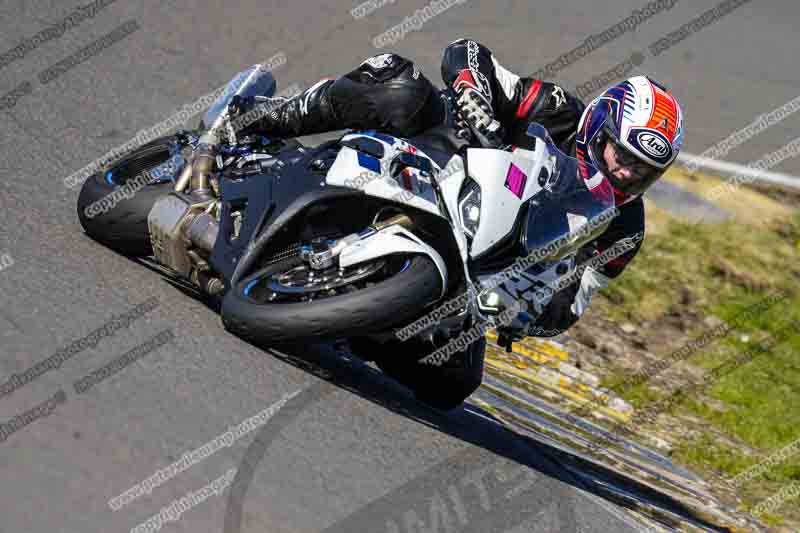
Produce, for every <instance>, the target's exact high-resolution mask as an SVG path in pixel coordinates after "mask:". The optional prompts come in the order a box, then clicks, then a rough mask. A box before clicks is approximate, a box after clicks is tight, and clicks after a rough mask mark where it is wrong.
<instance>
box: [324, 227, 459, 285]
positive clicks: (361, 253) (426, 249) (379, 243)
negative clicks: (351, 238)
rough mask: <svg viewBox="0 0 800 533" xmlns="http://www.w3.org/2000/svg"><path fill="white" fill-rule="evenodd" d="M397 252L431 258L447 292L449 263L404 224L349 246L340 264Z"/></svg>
mask: <svg viewBox="0 0 800 533" xmlns="http://www.w3.org/2000/svg"><path fill="white" fill-rule="evenodd" d="M397 253H416V254H422V255H427V256H428V257H430V258H431V260H432V261H433V263H434V264H435V265H436V269H437V270H438V271H439V275H440V276H441V278H442V294H441V295H440V298H441V297H443V296H444V295H445V293H446V292H447V265H446V264H445V261H444V259H443V258H442V256H441V255H439V252H437V251H436V250H435V249H434V248H433V247H431V246H429V245H428V244H426V243H425V242H424V241H423V240H422V239H420V238H419V237H417V236H416V235H414V234H413V233H412V232H410V231H408V230H407V229H405V228H404V227H402V226H397V225H395V226H389V227H387V228H384V229H382V230H380V231H377V232H375V233H374V234H372V235H370V236H368V237H366V238H364V239H362V240H360V241H358V242H356V243H354V244H351V245H350V246H347V247H346V248H345V249H344V250H342V252H341V254H340V255H339V265H341V266H343V267H349V266H352V265H355V264H358V263H363V262H364V261H369V260H372V259H377V258H378V257H384V256H387V255H392V254H397Z"/></svg>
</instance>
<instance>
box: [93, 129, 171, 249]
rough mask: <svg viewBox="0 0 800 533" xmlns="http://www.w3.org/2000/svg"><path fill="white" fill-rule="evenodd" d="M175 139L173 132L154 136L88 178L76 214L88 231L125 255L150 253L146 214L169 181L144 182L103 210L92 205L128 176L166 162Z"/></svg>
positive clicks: (167, 188)
mask: <svg viewBox="0 0 800 533" xmlns="http://www.w3.org/2000/svg"><path fill="white" fill-rule="evenodd" d="M176 142H178V138H177V137H176V136H169V137H162V138H160V139H156V140H155V141H153V142H150V143H148V144H146V145H144V146H142V147H140V148H138V149H136V150H135V151H133V152H131V153H130V154H129V155H127V156H125V157H124V158H122V159H121V160H119V161H118V162H116V163H114V164H113V165H111V166H109V167H108V168H104V169H103V170H101V171H100V172H97V173H96V174H93V175H92V176H89V178H87V180H86V181H85V182H84V184H83V188H82V189H81V192H80V195H79V196H78V218H79V219H80V222H81V226H83V229H84V231H85V232H86V234H87V235H89V236H90V237H91V238H93V239H94V240H96V241H98V242H100V243H102V244H104V245H105V246H108V247H109V248H113V249H114V250H116V251H118V252H120V253H123V254H126V255H131V256H147V255H151V254H152V248H151V246H150V234H149V230H148V227H147V216H148V214H149V213H150V210H151V209H152V207H153V204H154V203H155V201H156V200H157V199H158V198H159V197H160V196H162V195H163V194H166V193H168V192H170V191H171V190H172V188H173V183H172V182H167V183H153V184H150V185H146V186H145V187H144V188H142V189H140V190H139V191H137V192H136V193H135V194H133V196H132V197H130V198H121V199H119V202H118V203H116V205H114V206H113V207H112V208H111V209H109V210H108V211H106V212H100V213H95V212H94V210H93V209H92V208H91V206H92V205H93V204H94V203H95V202H98V201H100V200H102V199H103V198H106V197H108V196H109V195H110V194H112V193H113V192H114V191H115V190H117V189H119V188H120V187H122V186H123V185H125V184H126V183H127V182H128V180H130V179H132V178H134V177H136V176H137V175H140V174H141V173H142V172H144V171H146V170H150V169H152V168H154V167H156V166H158V165H161V164H163V163H165V162H167V160H169V158H170V156H171V152H170V149H171V148H172V149H174V147H175V143H176Z"/></svg>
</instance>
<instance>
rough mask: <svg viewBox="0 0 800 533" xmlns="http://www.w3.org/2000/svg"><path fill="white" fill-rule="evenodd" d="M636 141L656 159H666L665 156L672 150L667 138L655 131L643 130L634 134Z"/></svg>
mask: <svg viewBox="0 0 800 533" xmlns="http://www.w3.org/2000/svg"><path fill="white" fill-rule="evenodd" d="M636 142H637V144H638V145H639V146H640V147H641V148H642V150H644V152H645V153H646V154H648V155H651V156H653V157H654V158H655V159H657V160H661V159H667V156H668V155H669V153H670V152H671V151H672V148H671V147H670V145H669V143H668V142H667V140H666V139H664V137H662V136H660V135H658V134H657V133H652V132H649V131H643V132H641V133H639V134H638V135H637V136H636Z"/></svg>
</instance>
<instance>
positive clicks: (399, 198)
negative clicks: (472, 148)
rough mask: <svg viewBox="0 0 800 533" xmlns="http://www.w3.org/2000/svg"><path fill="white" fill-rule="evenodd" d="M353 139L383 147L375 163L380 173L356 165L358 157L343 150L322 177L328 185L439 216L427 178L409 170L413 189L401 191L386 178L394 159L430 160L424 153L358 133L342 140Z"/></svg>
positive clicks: (404, 145) (398, 186)
mask: <svg viewBox="0 0 800 533" xmlns="http://www.w3.org/2000/svg"><path fill="white" fill-rule="evenodd" d="M357 137H368V138H369V139H371V140H374V141H378V142H380V143H381V144H382V145H383V148H384V151H385V154H384V156H383V159H381V160H378V161H380V172H374V171H373V170H370V169H368V168H366V167H364V166H362V165H361V164H360V163H359V153H358V152H357V151H356V150H354V149H352V148H349V147H347V146H343V147H342V149H341V150H340V151H339V154H338V155H337V156H336V160H335V161H334V163H333V165H332V166H331V168H330V170H329V171H328V175H327V177H326V182H327V183H328V184H330V185H338V186H340V187H348V188H350V189H358V190H362V191H364V192H365V193H366V194H368V195H370V196H376V197H378V198H385V199H387V200H394V201H396V202H400V203H404V204H408V205H410V206H413V207H417V208H419V209H423V210H425V211H428V212H430V213H434V214H437V215H441V214H442V212H441V210H440V209H439V207H438V206H437V204H436V193H435V192H434V190H433V186H432V185H431V181H430V178H429V177H426V176H422V175H421V174H420V173H419V172H418V171H416V170H414V169H411V170H410V172H411V173H412V174H413V176H412V181H413V182H414V186H413V187H411V188H404V187H403V186H402V185H401V183H400V182H399V181H398V180H397V179H395V178H393V177H391V176H390V174H389V164H390V163H391V161H392V160H393V159H394V158H395V157H396V156H398V155H400V154H401V153H403V152H411V153H414V154H415V155H417V156H420V157H425V158H428V159H430V158H429V157H428V156H427V155H425V153H424V152H422V151H421V150H417V149H416V147H413V146H412V145H410V144H409V143H407V142H405V141H403V140H401V139H394V143H392V144H390V143H388V142H386V141H385V140H384V139H383V138H379V137H375V136H371V135H367V134H361V133H354V134H350V135H346V136H344V137H343V138H342V140H343V141H347V140H350V139H354V138H357ZM382 137H387V136H382ZM363 157H364V156H363V155H362V158H363ZM373 159H375V158H373ZM430 161H431V163H432V165H433V168H434V169H436V170H439V166H438V165H437V164H436V163H434V162H433V160H430Z"/></svg>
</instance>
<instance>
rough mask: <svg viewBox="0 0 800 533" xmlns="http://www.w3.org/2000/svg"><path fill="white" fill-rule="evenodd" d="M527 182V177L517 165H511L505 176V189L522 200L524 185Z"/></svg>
mask: <svg viewBox="0 0 800 533" xmlns="http://www.w3.org/2000/svg"><path fill="white" fill-rule="evenodd" d="M527 181H528V176H526V175H525V173H524V172H522V171H521V170H520V169H519V167H518V166H517V165H515V164H514V163H511V166H510V167H509V169H508V174H507V175H506V189H508V190H509V191H511V192H512V193H514V195H515V196H516V197H517V198H519V199H520V200H522V191H524V190H525V183H527Z"/></svg>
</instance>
